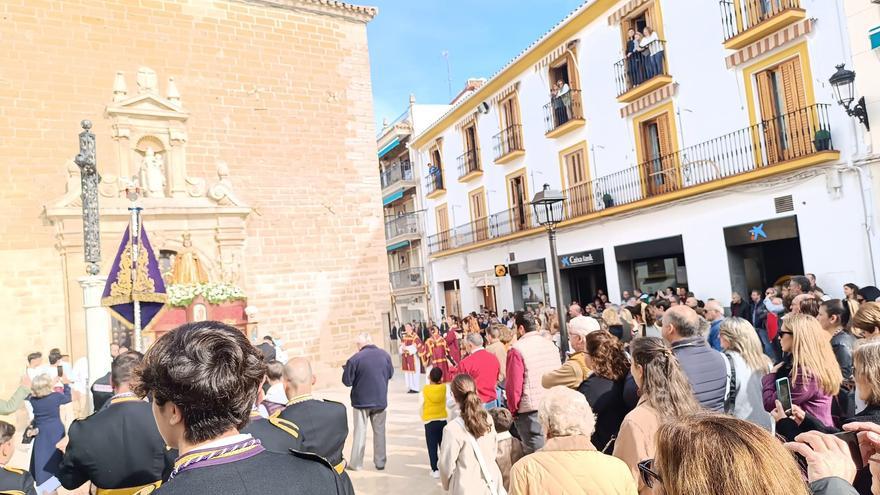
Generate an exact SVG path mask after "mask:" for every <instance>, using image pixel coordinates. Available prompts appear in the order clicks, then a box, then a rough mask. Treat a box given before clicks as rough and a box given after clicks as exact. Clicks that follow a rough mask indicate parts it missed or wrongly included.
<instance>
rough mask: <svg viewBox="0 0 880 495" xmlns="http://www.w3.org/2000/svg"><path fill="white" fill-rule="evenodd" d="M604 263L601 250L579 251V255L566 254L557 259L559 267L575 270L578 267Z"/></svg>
mask: <svg viewBox="0 0 880 495" xmlns="http://www.w3.org/2000/svg"><path fill="white" fill-rule="evenodd" d="M603 263H605V255H604V254H603V253H602V250H601V249H594V250H592V251H581V252H579V253H572V254H566V255H563V256H560V257H559V267H560V268H562V269H565V268H577V267H579V266H591V265H601V264H603Z"/></svg>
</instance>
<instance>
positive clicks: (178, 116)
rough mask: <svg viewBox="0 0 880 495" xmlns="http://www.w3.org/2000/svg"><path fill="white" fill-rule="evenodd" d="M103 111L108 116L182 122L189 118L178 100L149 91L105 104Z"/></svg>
mask: <svg viewBox="0 0 880 495" xmlns="http://www.w3.org/2000/svg"><path fill="white" fill-rule="evenodd" d="M105 112H106V113H107V116H108V117H132V118H151V119H155V118H159V119H171V120H180V121H182V122H184V121H186V119H188V118H189V114H188V113H187V112H185V111H183V108H182V107H181V106H180V102H177V103H175V102H173V101H171V100H168V99H165V98H162V97H160V96H159V95H155V94H149V93H147V94H142V95H135V96H132V97H130V98H127V99H125V100H122V101H120V102H118V103H117V102H114V103H111V104H110V105H107V108H106V110H105Z"/></svg>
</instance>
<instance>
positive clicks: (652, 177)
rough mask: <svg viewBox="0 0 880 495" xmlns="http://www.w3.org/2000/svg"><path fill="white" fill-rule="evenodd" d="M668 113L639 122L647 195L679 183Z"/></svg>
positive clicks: (673, 187)
mask: <svg viewBox="0 0 880 495" xmlns="http://www.w3.org/2000/svg"><path fill="white" fill-rule="evenodd" d="M669 125H670V123H669V114H668V113H663V114H661V115H658V116H657V117H655V118H653V119H651V120H648V121H646V122H643V123H642V124H641V138H642V148H643V152H644V157H645V161H644V162H643V163H642V176H643V180H644V181H645V183H646V186H647V187H646V188H645V189H646V193H647V194H649V195H657V194H664V193H667V192H671V191H675V190H676V189H678V188H679V187H678V185H679V182H680V180H679V173H678V155H677V154H675V143H673V142H672V132H671V129H670V127H669Z"/></svg>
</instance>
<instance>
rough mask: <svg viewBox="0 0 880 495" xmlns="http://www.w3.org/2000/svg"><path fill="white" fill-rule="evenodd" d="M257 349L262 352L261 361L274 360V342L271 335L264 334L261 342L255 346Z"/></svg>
mask: <svg viewBox="0 0 880 495" xmlns="http://www.w3.org/2000/svg"><path fill="white" fill-rule="evenodd" d="M257 349H259V350H260V352H262V353H263V362H264V363H268V362H269V361H275V342H274V341H273V340H272V337H270V336H268V335H266V336H265V337H263V343H262V344H260V345H258V346H257Z"/></svg>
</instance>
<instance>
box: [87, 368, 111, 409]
mask: <svg viewBox="0 0 880 495" xmlns="http://www.w3.org/2000/svg"><path fill="white" fill-rule="evenodd" d="M105 369H106V368H105ZM111 397H113V386H112V385H110V372H109V371H108V372H107V374H106V375H104V376H102V377H101V378H98V379H97V380H95V383H93V384H92V404H93V405H94V406H95V412H98V411H100V410H101V409H103V408H104V405H105V404H107V401H109V400H110V398H111Z"/></svg>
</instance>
